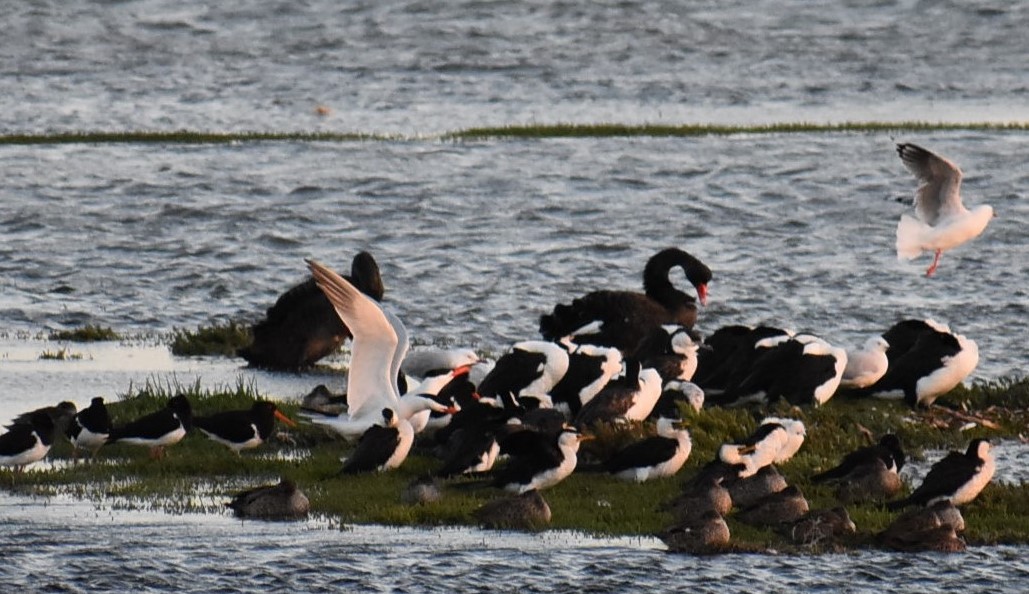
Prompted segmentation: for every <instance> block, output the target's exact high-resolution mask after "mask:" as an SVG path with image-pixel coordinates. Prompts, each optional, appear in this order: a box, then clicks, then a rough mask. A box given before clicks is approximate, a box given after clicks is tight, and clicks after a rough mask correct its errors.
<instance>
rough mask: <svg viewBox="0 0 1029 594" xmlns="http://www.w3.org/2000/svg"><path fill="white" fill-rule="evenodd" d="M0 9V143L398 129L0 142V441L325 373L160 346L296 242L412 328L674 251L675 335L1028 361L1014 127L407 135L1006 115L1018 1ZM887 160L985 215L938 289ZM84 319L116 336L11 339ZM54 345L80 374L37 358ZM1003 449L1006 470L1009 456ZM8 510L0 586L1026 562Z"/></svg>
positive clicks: (927, 572)
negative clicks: (185, 392)
mask: <svg viewBox="0 0 1029 594" xmlns="http://www.w3.org/2000/svg"><path fill="white" fill-rule="evenodd" d="M0 13H2V14H3V15H4V19H5V20H4V22H5V25H6V26H5V31H4V35H3V39H2V40H0V77H2V79H3V82H4V84H3V85H2V89H0V133H3V134H15V133H42V132H53V131H91V130H104V131H117V130H179V129H189V130H213V131H239V130H258V131H275V132H283V131H334V132H363V133H390V134H399V135H402V137H404V138H406V140H397V141H391V142H351V143H299V142H292V143H287V142H282V143H244V144H229V145H218V146H199V145H160V144H147V145H93V144H80V145H11V144H7V145H0V171H2V172H3V179H4V183H3V187H2V190H0V191H2V193H3V195H2V197H0V421H3V420H7V419H9V418H10V417H11V416H13V415H14V414H16V413H17V412H20V411H22V410H26V409H28V408H30V407H34V406H39V405H42V404H49V403H51V402H53V401H55V400H58V399H71V400H75V401H76V402H77V403H78V404H80V405H85V403H86V402H88V399H89V398H90V397H92V396H95V395H103V396H107V397H114V396H115V395H117V394H119V393H123V392H124V391H126V390H127V389H128V388H129V386H131V385H138V384H139V383H142V382H145V381H147V380H148V379H149V380H156V381H162V382H164V381H182V382H192V381H194V379H196V378H201V380H202V381H203V382H204V384H205V385H217V384H233V383H234V382H235V381H237V380H238V379H239V378H241V377H242V378H243V379H244V380H245V381H253V382H255V384H256V385H257V387H258V389H259V390H260V391H261V392H262V393H265V394H268V395H271V396H273V397H294V396H297V395H299V394H302V393H305V392H307V391H308V390H310V388H311V387H312V386H313V385H314V384H317V383H322V382H325V381H331V380H332V377H328V378H326V377H324V376H318V375H303V376H298V375H290V374H268V373H263V372H254V371H249V370H248V371H242V370H241V369H240V364H241V362H240V361H239V360H232V359H218V360H210V359H183V358H175V357H172V356H171V355H170V354H169V353H168V351H167V349H166V347H164V346H162V343H161V342H160V341H161V338H162V337H165V336H166V335H167V334H168V333H169V332H171V331H172V330H173V329H174V328H184V327H185V328H193V327H196V326H198V325H201V324H208V323H211V322H222V321H226V320H230V319H235V320H246V319H253V318H255V317H256V316H258V315H259V314H260V313H261V312H262V311H263V310H264V308H266V307H268V306H269V305H270V304H271V303H272V302H273V301H274V299H275V297H276V296H277V295H278V294H279V293H280V292H281V291H282V290H284V289H285V288H286V287H288V286H290V285H291V284H293V283H295V282H297V281H299V280H300V279H302V278H303V277H304V265H303V258H305V257H314V258H318V259H320V260H322V261H325V262H327V263H330V264H332V265H334V266H336V267H337V268H339V269H343V270H345V269H346V268H348V266H349V261H350V258H351V257H352V256H353V255H354V254H355V253H356V252H357V251H359V250H362V249H366V250H369V251H371V252H372V253H373V254H374V255H375V257H376V258H377V259H378V261H379V263H380V265H381V267H382V271H383V276H384V280H385V283H386V287H387V302H388V304H389V306H390V307H392V308H393V309H394V310H395V311H396V312H397V313H398V314H399V315H400V316H401V317H402V318H403V320H404V321H405V323H406V324H407V326H408V327H409V329H410V330H411V333H412V336H413V337H414V339H415V340H416V341H417V342H421V343H433V342H441V343H448V344H450V343H452V344H459V345H471V346H476V347H479V348H481V349H484V350H489V351H493V352H499V351H502V350H503V349H505V348H506V347H507V346H508V345H510V344H511V343H512V342H514V341H516V340H521V339H525V338H532V337H535V336H536V325H537V320H538V317H539V315H540V314H541V313H543V312H545V311H547V310H549V309H550V308H551V307H553V305H554V304H555V303H558V302H560V301H564V300H567V299H569V298H570V297H572V296H574V295H577V294H580V293H582V292H585V291H588V290H592V289H595V288H602V287H614V288H627V289H631V288H638V287H639V286H640V273H641V269H642V266H643V264H644V262H645V261H646V259H647V257H649V256H650V255H651V254H652V253H653V252H655V251H656V250H658V249H660V248H663V247H666V246H669V245H678V246H681V247H683V248H685V249H687V250H688V251H690V252H692V253H694V254H695V255H697V256H699V257H700V258H702V259H703V260H704V261H705V262H707V263H708V264H709V265H710V267H711V268H712V269H713V270H714V275H715V276H714V281H713V282H712V283H711V300H710V303H709V305H708V307H707V308H705V309H704V310H703V311H702V313H701V321H700V324H699V326H700V329H701V331H702V332H710V331H712V330H714V329H716V328H717V327H719V326H721V325H723V324H732V323H759V322H770V323H775V324H781V325H786V326H789V327H792V328H795V329H797V330H808V331H814V332H817V333H819V334H821V335H823V336H825V337H826V338H827V339H829V340H831V341H833V342H837V343H839V344H841V345H844V346H856V345H858V344H860V343H861V342H863V340H864V338H865V337H866V336H867V335H869V334H872V333H880V332H882V331H883V330H885V329H886V328H887V327H888V326H889V325H890V324H892V323H894V322H895V321H897V320H899V319H902V318H907V317H926V316H928V317H934V318H936V319H938V320H941V321H944V322H947V323H949V324H951V325H952V327H953V328H954V329H955V330H956V331H958V332H960V333H962V334H965V335H966V336H968V337H969V338H971V339H974V340H976V341H977V342H978V344H979V348H980V352H981V360H980V364H979V367H978V369H977V370H976V371H975V373H974V374H973V376H972V380H994V379H997V378H1000V377H1003V376H1009V375H1025V374H1026V372H1027V365H1026V362H1027V361H1029V346H1027V343H1026V341H1025V339H1024V334H1025V333H1024V331H1023V330H1024V327H1025V319H1026V316H1027V313H1029V312H1027V311H1026V310H1027V307H1029V296H1027V288H1026V287H1027V284H1026V282H1025V279H1026V278H1029V258H1027V257H1026V256H1027V255H1029V253H1027V251H1026V249H1025V247H1024V246H1025V229H1026V228H1027V227H1029V207H1027V206H1026V201H1025V199H1024V195H1025V188H1027V187H1029V169H1027V168H1026V166H1025V161H1026V159H1025V155H1026V154H1029V135H1027V134H1025V133H1024V132H1014V131H1011V132H947V133H942V132H940V133H918V134H914V133H905V134H902V135H899V136H898V135H897V134H890V133H886V132H883V133H868V134H819V135H759V136H751V135H736V136H731V137H699V138H678V139H666V138H633V139H625V138H608V139H566V140H522V141H515V140H507V141H477V142H462V143H448V142H438V141H436V140H432V139H431V135H433V134H437V133H440V132H443V131H448V130H455V129H463V128H468V127H471V126H500V125H509V124H526V123H555V122H578V123H598V122H619V123H629V124H633V123H648V122H650V123H668V124H685V123H694V122H714V123H767V122H778V121H791V122H799V121H817V122H842V121H853V120H869V119H882V120H892V121H900V120H928V121H952V122H953V121H965V122H967V121H1004V122H1008V121H1019V120H1021V121H1025V120H1027V119H1029V102H1027V101H1026V100H1025V98H1026V96H1027V93H1029V78H1027V77H1026V62H1025V57H1026V56H1027V55H1029V37H1027V36H1026V35H1025V34H1024V32H1025V30H1026V29H1027V27H1029V4H1027V3H1024V2H990V1H970V2H957V1H952V2H948V1H943V2H924V1H921V0H901V1H889V0H868V1H864V0H852V1H848V2H839V3H832V5H829V6H826V5H824V3H823V4H819V5H818V6H814V5H812V4H811V3H809V2H799V1H798V2H794V1H784V0H775V1H772V0H768V1H757V2H753V1H747V2H743V1H730V2H688V3H682V2H632V1H627V0H617V1H611V2H589V3H581V2H580V3H576V2H508V3H496V2H483V1H481V0H463V1H455V2H436V3H433V2H421V1H417V0H400V1H396V2H347V3H338V2H328V1H324V0H311V1H293V2H275V1H272V0H254V1H252V2H246V3H209V2H192V1H183V2H175V3H168V2H158V1H154V0H142V1H124V2H93V3H81V2H31V3H30V2H13V1H7V0H0ZM319 107H321V109H318V108H319ZM895 141H913V142H918V143H921V144H924V145H926V146H928V147H929V148H932V149H935V150H937V151H939V152H940V153H942V154H944V155H947V156H949V157H951V158H952V159H954V160H955V161H956V162H958V163H959V164H960V165H961V167H962V168H963V169H964V171H965V173H966V178H965V185H964V193H965V196H966V202H967V203H968V204H970V205H974V204H982V203H987V204H992V205H993V206H994V208H995V210H996V212H997V214H998V216H997V218H996V219H995V220H994V221H993V222H992V223H991V224H990V226H989V228H988V229H987V230H986V232H985V233H984V234H983V236H982V237H980V238H978V239H976V240H975V241H973V242H972V243H970V244H968V245H966V246H963V247H961V248H959V249H957V250H955V251H953V252H950V253H947V254H946V255H945V256H944V257H943V261H942V264H941V267H940V270H939V272H938V274H937V276H936V277H935V278H933V279H928V280H927V279H925V278H924V277H923V276H922V274H921V273H922V271H923V270H924V269H925V266H926V265H927V264H928V262H927V260H926V259H923V260H920V261H917V262H915V263H900V262H898V261H897V260H896V257H895V255H894V251H893V236H894V229H895V225H896V221H897V220H898V218H899V216H900V214H901V213H903V212H905V211H907V210H908V209H909V208H910V207H909V206H908V205H907V204H906V201H907V200H909V199H910V197H911V195H912V192H913V190H914V187H915V182H914V180H913V179H912V178H911V176H910V174H909V173H908V172H907V171H906V170H904V168H903V167H902V166H901V164H900V162H899V160H898V159H897V157H896V155H895V153H894V150H893V144H894V142H895ZM673 279H674V280H676V282H681V280H682V279H681V278H676V277H674V276H673ZM85 323H93V324H99V325H102V326H109V327H112V328H113V329H115V330H116V331H117V332H119V333H121V334H123V335H126V336H132V337H133V339H132V340H131V341H130V342H128V343H126V344H118V345H78V344H73V345H64V344H58V343H53V342H48V341H46V340H41V339H39V338H38V337H39V336H41V335H42V336H45V334H46V333H47V331H48V330H50V329H63V328H68V327H77V326H80V325H82V324H85ZM62 347H67V348H68V349H69V350H70V352H71V353H73V354H75V355H77V356H79V357H80V358H76V359H73V360H69V361H49V360H41V359H40V355H41V354H42V352H43V351H54V350H57V349H60V348H62ZM998 453H999V454H998V455H1001V454H1003V455H1004V456H1008V458H1005V459H1006V460H1012V461H1014V462H1013V465H1015V466H1019V467H1020V466H1021V462H1019V461H1020V460H1022V459H1023V457H1024V448H1018V447H1011V448H1010V450H1008V449H1007V448H1005V447H1001V448H998ZM1013 476H1014V477H1015V478H1013V479H1012V480H1016V481H1017V480H1024V477H1023V475H1021V474H1015V475H1013ZM0 520H2V522H0V551H2V557H3V562H2V563H0V589H2V590H4V591H7V590H12V591H13V590H14V589H15V586H19V589H20V586H23V585H25V584H30V585H31V587H30V589H35V590H62V591H87V590H89V591H96V590H106V589H113V590H129V589H131V590H149V591H178V590H187V591H214V590H221V591H228V592H234V591H244V590H248V591H249V590H257V589H271V590H283V589H287V588H289V589H293V590H297V591H324V590H333V591H338V590H354V591H364V590H380V591H381V590H395V591H416V590H427V591H441V592H443V591H445V592H450V591H454V590H455V589H456V590H485V589H487V588H488V587H489V586H491V585H494V584H497V583H502V584H504V585H505V589H510V590H516V589H517V590H524V591H575V592H580V591H612V590H623V591H625V590H639V589H643V588H645V589H646V590H648V591H681V590H682V589H684V588H687V587H688V589H690V590H696V591H715V590H717V591H726V590H734V589H736V590H748V591H750V590H753V587H754V584H755V583H757V584H761V585H762V588H763V589H768V590H787V589H791V590H792V589H800V590H809V591H819V590H827V591H841V590H842V591H881V590H883V589H884V588H889V589H898V590H917V591H943V592H949V591H954V590H957V589H959V588H960V589H962V590H967V591H1020V590H1021V589H1024V588H1022V584H1024V582H1025V581H1026V578H1027V577H1029V576H1027V570H1026V564H1025V562H1024V560H1023V559H1024V555H1025V549H1024V548H1015V549H1012V548H1004V547H999V548H986V549H976V550H973V551H970V552H968V553H965V554H961V555H954V556H947V557H938V556H932V555H929V556H917V555H916V556H903V557H901V556H894V555H887V554H883V553H878V552H875V553H873V552H859V553H854V554H849V555H841V556H824V557H818V558H814V559H808V558H792V557H790V558H782V557H778V556H742V557H741V556H730V557H724V558H716V559H707V558H704V559H696V558H692V557H681V556H673V555H667V554H665V553H664V552H663V550H662V549H661V547H660V546H659V545H658V544H657V543H655V542H653V541H649V540H603V541H595V540H590V539H585V538H581V537H578V536H574V535H565V534H549V533H548V534H544V535H541V536H519V535H497V534H493V533H484V532H479V531H474V530H450V531H442V532H436V531H418V530H393V529H382V528H355V529H353V530H344V531H342V532H341V531H339V530H336V529H332V528H329V527H327V526H325V525H322V524H320V523H318V522H309V523H304V524H299V525H265V524H251V523H247V524H239V523H237V522H234V521H231V520H229V519H227V518H225V517H221V516H166V515H160V514H141V513H135V512H115V511H111V510H109V509H107V507H105V506H104V505H100V506H99V507H94V505H93V504H88V503H69V502H67V501H63V500H60V499H55V500H29V499H24V498H21V497H16V496H11V495H0ZM98 534H99V535H100V536H99V537H98V536H97V535H98ZM144 551H145V554H144ZM841 584H846V586H841Z"/></svg>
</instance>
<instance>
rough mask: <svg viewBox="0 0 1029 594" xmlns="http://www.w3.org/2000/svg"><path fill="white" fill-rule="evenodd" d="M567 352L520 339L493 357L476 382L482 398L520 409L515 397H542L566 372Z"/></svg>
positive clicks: (551, 345) (546, 344)
mask: <svg viewBox="0 0 1029 594" xmlns="http://www.w3.org/2000/svg"><path fill="white" fill-rule="evenodd" d="M568 365H569V360H568V352H567V351H566V350H565V349H564V348H562V347H560V346H558V345H557V344H555V343H548V342H542V341H535V340H530V341H524V342H519V343H516V344H515V345H514V346H512V347H511V351H510V352H508V353H505V354H504V355H502V356H501V357H500V358H499V359H497V363H496V365H494V366H493V369H491V370H490V372H489V373H487V374H486V377H484V378H482V381H481V382H479V386H478V392H479V394H480V395H481V396H482V397H484V398H497V399H499V400H500V401H501V402H503V403H504V406H505V407H508V408H522V405H520V404H519V403H518V400H517V397H519V396H523V395H528V396H534V397H545V396H546V395H547V394H548V393H549V392H550V391H551V390H552V389H553V388H554V386H555V385H557V383H558V382H560V381H561V378H563V377H564V375H565V373H566V372H567V371H568Z"/></svg>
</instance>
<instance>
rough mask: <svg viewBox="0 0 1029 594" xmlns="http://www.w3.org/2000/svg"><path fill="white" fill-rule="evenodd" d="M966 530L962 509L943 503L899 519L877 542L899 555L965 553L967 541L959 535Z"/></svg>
mask: <svg viewBox="0 0 1029 594" xmlns="http://www.w3.org/2000/svg"><path fill="white" fill-rule="evenodd" d="M964 529H965V519H964V518H963V517H962V516H961V512H960V511H959V510H958V508H956V507H954V504H952V503H951V502H950V501H946V500H941V501H937V502H935V503H933V504H931V505H929V506H928V507H917V508H914V509H910V510H908V511H906V512H904V513H903V514H901V515H899V516H897V518H896V519H895V520H893V522H891V523H890V525H889V526H887V527H886V529H885V530H883V531H882V532H880V533H878V534H876V535H875V540H876V542H878V543H879V544H880V545H882V546H884V547H886V548H889V549H893V550H895V551H905V552H920V551H938V552H954V551H963V550H965V541H964V539H962V538H961V537H960V536H958V533H960V532H962V531H964Z"/></svg>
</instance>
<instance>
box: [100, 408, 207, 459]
mask: <svg viewBox="0 0 1029 594" xmlns="http://www.w3.org/2000/svg"><path fill="white" fill-rule="evenodd" d="M192 427H193V409H192V407H191V406H190V404H189V400H188V399H186V397H185V396H184V395H182V394H179V395H177V396H174V397H172V398H171V399H169V400H168V403H167V405H166V406H165V407H164V408H163V409H161V410H159V411H156V412H153V413H150V414H148V415H144V416H142V417H140V418H138V419H136V420H134V421H132V422H130V423H127V424H125V425H122V426H121V427H115V428H114V429H112V430H111V434H110V436H109V437H108V438H107V443H115V442H119V441H120V442H125V443H130V444H133V445H141V446H146V447H149V448H150V455H151V457H154V458H160V457H162V456H164V448H165V447H167V446H170V445H174V444H176V443H178V442H179V441H181V440H182V438H183V437H185V436H186V433H187V432H188V431H189V430H190V429H191V428H192Z"/></svg>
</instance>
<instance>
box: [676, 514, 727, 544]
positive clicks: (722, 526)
mask: <svg viewBox="0 0 1029 594" xmlns="http://www.w3.org/2000/svg"><path fill="white" fill-rule="evenodd" d="M658 537H659V538H660V539H661V540H662V541H663V542H664V543H665V545H666V546H667V547H668V550H669V552H673V553H710V552H715V551H718V550H721V549H724V548H725V547H726V546H728V545H729V526H728V525H727V524H726V523H725V519H724V518H722V516H721V515H720V514H719V513H718V512H716V511H714V510H709V511H706V512H704V513H702V514H700V515H699V516H697V517H695V518H690V519H688V520H686V521H684V522H680V523H679V524H676V525H674V526H672V527H670V528H667V529H665V530H663V531H662V532H661V533H660V534H658Z"/></svg>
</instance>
